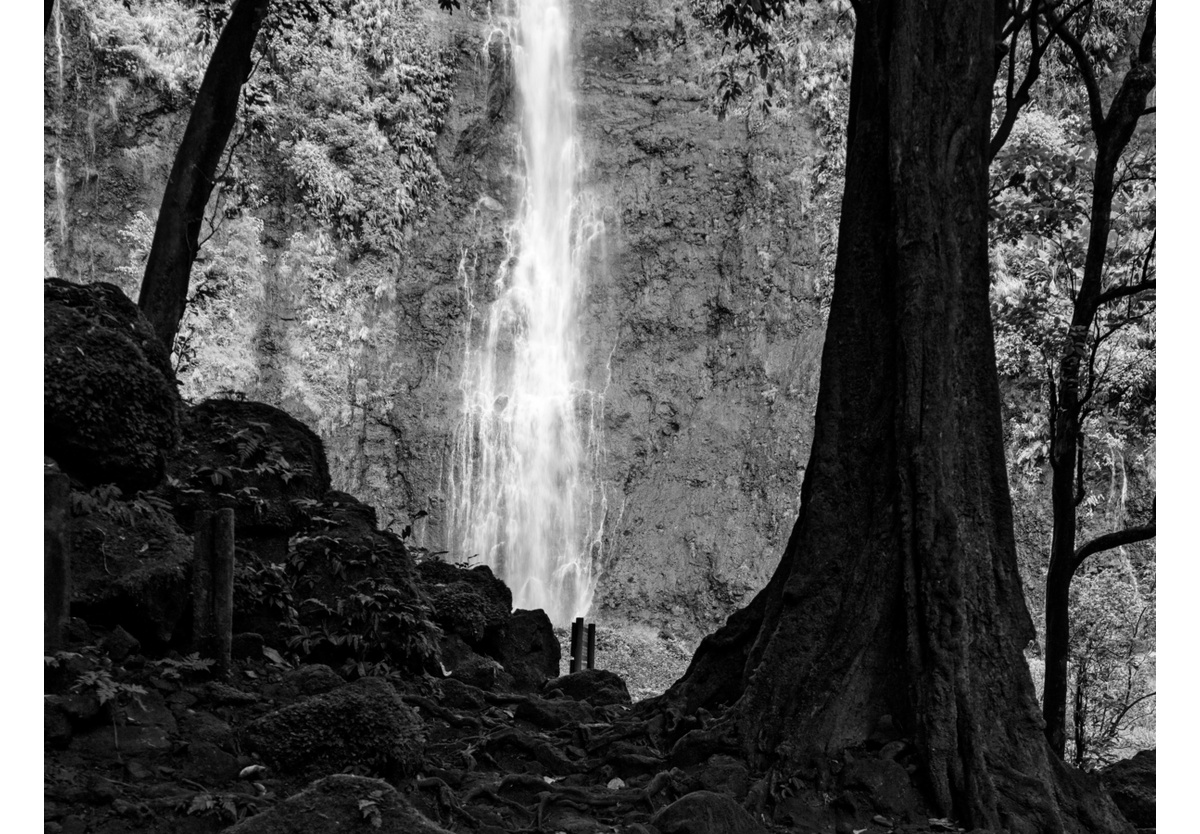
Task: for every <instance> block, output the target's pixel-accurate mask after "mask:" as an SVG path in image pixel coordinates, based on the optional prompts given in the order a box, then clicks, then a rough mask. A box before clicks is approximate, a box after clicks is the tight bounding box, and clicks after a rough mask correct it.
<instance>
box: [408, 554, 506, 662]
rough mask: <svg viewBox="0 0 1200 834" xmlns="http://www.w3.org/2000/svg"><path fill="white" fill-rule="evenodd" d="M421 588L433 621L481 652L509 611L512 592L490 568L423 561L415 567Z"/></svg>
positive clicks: (504, 621)
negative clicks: (427, 601) (430, 609)
mask: <svg viewBox="0 0 1200 834" xmlns="http://www.w3.org/2000/svg"><path fill="white" fill-rule="evenodd" d="M417 575H418V578H419V581H420V583H421V587H422V590H424V592H425V594H426V596H427V597H428V598H429V602H430V604H431V606H432V608H433V616H434V620H435V621H436V622H437V624H438V625H439V626H441V627H442V628H443V629H444V630H445V632H446V633H447V634H457V635H458V636H459V637H461V638H462V639H463V640H464V641H466V643H467V645H469V646H470V647H471V648H472V649H475V650H476V651H483V650H484V647H485V645H486V644H487V642H488V641H489V640H490V639H492V638H494V636H495V634H496V632H497V631H498V629H500V628H502V627H503V626H504V625H505V624H506V623H507V622H508V619H509V615H510V614H511V613H512V591H510V590H509V589H508V586H507V585H505V584H504V583H503V582H501V581H500V580H499V579H497V578H496V576H495V574H493V573H492V570H491V568H489V567H487V566H486V565H479V566H478V567H474V568H465V567H461V566H459V565H451V564H447V563H445V562H438V561H426V562H422V563H421V564H420V565H418V566H417Z"/></svg>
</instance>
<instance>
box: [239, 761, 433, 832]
mask: <svg viewBox="0 0 1200 834" xmlns="http://www.w3.org/2000/svg"><path fill="white" fill-rule="evenodd" d="M359 830H362V831H378V832H381V834H447V832H446V829H444V828H442V827H441V826H439V825H436V824H434V823H433V822H431V821H430V820H429V819H427V818H426V817H424V816H422V815H421V813H420V812H419V811H417V810H416V809H415V808H413V806H412V805H411V804H410V803H409V801H408V800H407V799H406V798H405V797H404V795H403V794H401V793H400V792H399V791H397V790H396V789H395V788H393V787H392V786H391V785H389V784H388V783H387V782H384V781H382V780H380V779H368V778H366V777H363V776H349V775H346V774H340V773H339V774H337V775H334V776H327V777H325V778H324V779H320V780H318V781H316V782H313V783H312V784H311V785H309V786H308V787H307V788H305V789H304V790H303V791H301V792H300V793H298V794H296V795H295V796H292V797H289V798H288V799H285V800H284V801H283V802H280V803H279V804H278V805H276V806H275V807H274V808H271V809H270V810H268V811H264V812H263V813H261V814H258V815H256V816H253V817H251V818H250V819H248V820H245V821H243V822H240V823H238V824H237V825H235V826H233V827H232V828H229V829H226V832H227V834H341V832H344V831H359Z"/></svg>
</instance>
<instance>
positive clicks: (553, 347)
mask: <svg viewBox="0 0 1200 834" xmlns="http://www.w3.org/2000/svg"><path fill="white" fill-rule="evenodd" d="M509 25H510V26H511V21H510V24H509ZM517 30H518V31H517V33H516V35H515V36H513V35H512V34H511V30H510V35H509V38H508V40H509V44H510V46H511V50H512V60H513V66H514V71H515V73H516V80H517V86H518V90H519V93H520V99H521V142H520V152H521V159H522V162H523V197H522V202H521V209H520V212H519V216H518V218H517V219H516V222H515V223H514V224H513V225H512V226H511V227H510V229H509V230H508V233H507V240H508V247H509V249H508V257H507V258H506V259H505V260H504V262H503V264H502V266H501V268H500V270H499V273H498V274H497V276H496V278H495V283H494V290H495V297H494V300H493V301H492V302H491V304H490V305H489V306H488V307H487V309H486V310H477V309H476V307H475V289H474V286H473V284H474V282H473V280H472V279H473V278H474V277H475V276H474V274H473V270H472V269H470V268H469V266H470V264H469V259H468V258H467V257H466V255H464V259H463V265H462V268H461V269H460V272H461V274H462V277H463V287H464V292H465V294H466V297H467V303H468V311H469V313H470V316H469V318H470V320H471V323H470V324H469V332H468V338H467V348H466V361H465V363H464V372H463V381H462V393H463V418H462V421H461V424H460V426H459V429H458V431H457V434H456V439H455V455H454V461H453V464H452V468H453V472H452V475H451V489H450V493H451V495H450V499H451V501H450V503H451V507H450V510H451V514H452V516H451V531H452V532H451V535H452V537H453V538H452V541H453V545H452V546H453V547H455V548H457V551H458V553H459V554H461V556H462V558H464V559H470V558H472V557H474V556H478V557H479V558H480V559H481V560H482V561H483V562H484V563H485V564H487V565H489V566H490V567H492V569H493V570H495V571H496V573H497V575H498V576H500V577H501V578H502V579H503V580H504V581H505V582H506V583H507V584H508V586H509V587H510V588H511V589H512V592H513V603H514V605H515V607H517V608H530V609H532V608H541V609H544V610H545V611H546V613H547V614H548V615H549V616H550V619H551V620H552V621H553V622H555V623H556V624H558V625H564V624H566V623H567V622H569V621H570V620H571V619H573V618H574V617H577V616H583V615H584V614H585V613H587V610H588V608H589V607H590V605H591V601H592V594H593V591H594V589H595V580H596V571H595V570H594V568H593V565H594V562H595V561H596V559H597V551H598V547H599V526H600V524H599V523H598V522H597V518H599V519H600V522H602V518H603V496H602V493H601V492H600V488H599V487H598V486H597V478H596V473H595V465H596V460H597V456H598V454H599V449H600V433H599V430H598V427H597V418H598V416H599V413H600V410H601V408H602V395H600V394H593V393H592V392H590V391H588V390H587V387H586V384H585V382H584V368H583V362H582V359H581V356H580V354H581V349H580V345H579V338H580V332H579V331H580V327H579V321H578V319H579V314H580V307H581V302H582V301H583V297H584V292H585V277H586V276H585V274H584V272H585V270H584V267H583V264H584V261H585V260H586V255H587V253H588V248H589V246H591V245H592V244H593V243H594V241H595V239H596V236H597V235H598V230H599V224H598V223H596V222H594V221H592V220H591V219H590V218H589V217H588V214H587V212H585V211H584V210H583V208H582V206H581V201H580V200H579V198H578V194H577V182H578V178H579V172H580V160H579V154H578V148H577V144H578V140H577V138H576V133H575V103H574V98H573V92H572V87H571V59H570V51H569V49H570V29H569V25H568V19H567V13H566V9H565V8H564V0H523V1H522V2H521V4H520V11H519V19H518V22H517Z"/></svg>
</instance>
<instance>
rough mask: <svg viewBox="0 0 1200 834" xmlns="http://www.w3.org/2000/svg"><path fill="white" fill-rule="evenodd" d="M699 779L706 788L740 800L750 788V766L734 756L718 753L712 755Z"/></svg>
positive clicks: (699, 774) (701, 771) (698, 776)
mask: <svg viewBox="0 0 1200 834" xmlns="http://www.w3.org/2000/svg"><path fill="white" fill-rule="evenodd" d="M697 779H698V780H699V782H700V786H701V787H702V788H704V789H705V790H707V791H712V792H713V793H720V794H725V795H726V796H731V797H733V798H734V799H736V800H738V801H739V802H740V801H742V800H743V799H745V798H746V794H747V793H748V792H749V790H750V768H748V767H746V763H745V762H742V761H739V760H738V759H735V758H733V757H732V756H725V755H721V754H717V755H715V756H712V757H710V758H709V760H708V761H707V762H705V763H704V765H703V768H702V769H701V770H700V772H699V773H698V774H697Z"/></svg>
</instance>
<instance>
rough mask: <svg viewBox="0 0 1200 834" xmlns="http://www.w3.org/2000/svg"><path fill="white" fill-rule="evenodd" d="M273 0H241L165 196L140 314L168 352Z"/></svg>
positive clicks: (195, 109)
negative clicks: (253, 53) (223, 156)
mask: <svg viewBox="0 0 1200 834" xmlns="http://www.w3.org/2000/svg"><path fill="white" fill-rule="evenodd" d="M270 5H271V0H237V2H236V3H234V6H233V10H232V11H231V12H230V14H229V20H228V22H226V24H225V28H224V29H222V30H221V37H219V38H218V39H217V45H216V46H215V47H214V48H213V54H212V58H210V59H209V62H208V68H207V69H206V70H205V71H204V80H203V81H201V82H200V91H199V92H198V93H197V94H196V103H195V104H194V105H193V106H192V114H191V116H190V117H189V118H188V123H187V128H186V129H185V130H184V132H183V141H182V142H180V144H179V151H178V152H177V153H176V154H175V164H174V165H173V166H172V168H171V176H170V179H168V180H167V187H166V190H165V191H164V192H163V200H162V207H161V208H160V209H159V211H158V224H157V225H156V226H155V227H154V241H153V243H152V244H151V246H150V257H149V259H148V260H147V262H146V274H145V276H144V277H143V278H142V288H141V292H140V293H139V295H138V306H139V307H140V308H141V310H142V312H143V313H145V314H146V318H148V319H149V320H150V324H151V325H153V326H154V331H155V333H157V334H158V337H159V339H161V340H162V342H163V344H164V345H166V347H167V350H170V349H171V348H172V347H173V346H174V344H175V335H176V333H178V331H179V322H180V320H181V319H182V318H183V311H184V307H185V306H186V305H187V294H188V282H189V280H190V279H191V274H192V263H193V262H194V261H195V260H196V252H197V250H198V249H199V244H200V226H201V223H202V222H203V221H204V208H205V206H207V205H208V198H209V196H210V195H211V194H212V190H213V186H214V185H215V184H216V181H215V177H216V173H217V164H218V163H219V162H220V161H221V154H222V153H223V152H224V150H225V143H226V142H228V141H229V134H230V132H231V131H232V130H233V126H234V124H235V122H236V121H237V105H238V97H239V96H240V95H241V92H242V85H243V84H244V83H245V82H246V79H247V78H248V77H249V76H250V70H251V68H252V66H253V65H252V62H251V51H252V50H253V48H254V39H255V38H256V37H257V36H258V30H259V28H260V27H261V26H262V22H263V19H264V18H265V17H266V16H267V10H268V8H269V7H270Z"/></svg>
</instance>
